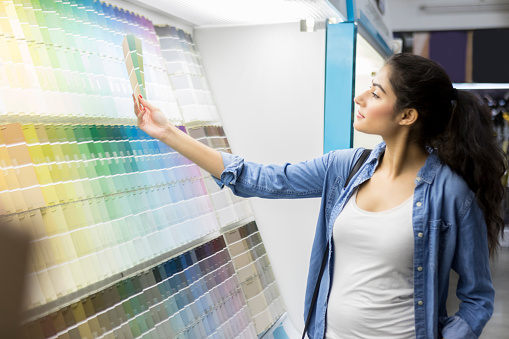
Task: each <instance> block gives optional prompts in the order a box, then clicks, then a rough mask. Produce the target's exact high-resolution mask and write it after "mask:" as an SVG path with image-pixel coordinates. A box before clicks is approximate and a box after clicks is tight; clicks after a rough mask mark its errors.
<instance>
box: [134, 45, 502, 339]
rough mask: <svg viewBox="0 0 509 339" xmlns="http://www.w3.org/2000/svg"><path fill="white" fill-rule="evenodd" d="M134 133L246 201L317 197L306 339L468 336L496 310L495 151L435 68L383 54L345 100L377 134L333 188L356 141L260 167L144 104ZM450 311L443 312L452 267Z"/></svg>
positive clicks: (470, 99)
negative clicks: (365, 84)
mask: <svg viewBox="0 0 509 339" xmlns="http://www.w3.org/2000/svg"><path fill="white" fill-rule="evenodd" d="M140 102H141V104H142V106H141V107H142V108H141V110H140V109H138V107H137V106H136V105H135V113H136V115H137V117H138V123H139V126H140V128H141V129H143V130H144V131H145V132H147V133H148V134H149V135H151V136H153V137H155V138H158V139H160V140H161V141H163V142H165V143H167V144H168V145H169V146H170V147H172V148H173V149H175V150H176V151H178V152H180V153H181V154H183V155H184V156H186V157H187V158H188V159H190V160H191V161H193V162H195V163H196V164H197V165H199V166H200V167H202V168H203V169H205V170H206V171H208V172H209V173H211V174H212V175H213V176H214V177H215V178H216V180H217V182H218V184H219V185H221V186H225V185H226V186H228V187H230V188H231V190H232V191H233V192H234V193H235V194H237V195H239V196H243V197H253V196H256V197H263V198H285V199H288V198H307V197H320V196H321V197H322V204H321V210H320V215H319V219H318V224H317V228H316V234H315V239H314V244H313V250H312V254H311V260H310V267H309V275H308V287H307V291H306V298H305V302H306V305H305V313H306V314H305V316H306V317H307V312H308V309H309V304H310V302H311V299H312V293H313V289H314V286H315V284H316V281H317V276H318V273H319V270H320V265H321V261H322V257H323V254H324V251H325V248H326V245H327V243H329V244H330V246H329V253H328V260H327V265H326V267H325V271H324V273H323V277H322V279H321V283H320V290H319V293H318V298H317V303H316V306H315V307H314V309H313V310H312V311H311V312H312V317H311V321H310V326H309V330H308V335H309V337H310V338H324V337H326V338H341V339H350V338H376V339H380V338H391V339H395V338H396V339H408V338H418V339H424V338H426V339H435V338H441V337H444V338H447V339H466V338H478V337H479V335H480V334H481V331H482V329H483V327H484V326H485V324H486V323H487V321H488V320H489V319H490V317H491V315H492V313H493V300H494V290H493V285H492V282H491V276H490V270H489V256H490V255H494V254H495V252H496V250H497V247H498V241H499V236H500V234H501V233H502V231H503V220H502V218H501V208H500V206H501V204H500V203H501V200H502V196H503V187H502V185H501V182H500V178H501V176H502V175H503V173H504V172H505V167H506V164H505V157H504V155H503V153H502V152H501V150H500V149H499V148H498V147H497V145H496V143H495V140H494V136H493V130H492V123H491V117H490V115H489V113H487V112H486V111H485V110H484V109H482V108H481V106H480V105H479V102H478V100H477V98H476V97H475V96H474V95H472V94H470V93H468V92H464V91H458V90H456V89H454V88H453V87H452V84H451V81H450V79H449V78H448V76H447V74H446V73H445V71H444V70H443V69H442V68H441V67H440V66H438V65H437V64H436V63H434V62H432V61H430V60H428V59H425V58H421V57H418V56H415V55H411V54H397V55H394V56H392V57H391V58H389V59H388V60H387V62H386V64H385V66H384V67H383V68H382V69H381V70H380V71H379V72H378V73H377V75H376V76H375V78H374V79H373V82H372V84H371V88H370V89H369V90H367V91H365V92H364V93H361V94H360V95H358V96H357V97H356V98H355V102H356V103H357V104H358V106H359V111H358V112H356V119H355V122H354V127H355V129H356V130H358V131H361V132H364V133H369V134H378V135H381V136H382V138H383V140H384V142H382V143H381V144H379V145H378V146H377V147H376V148H375V149H374V150H373V151H372V152H371V154H370V156H369V158H368V159H367V161H366V162H365V163H364V165H363V166H362V167H361V168H360V170H359V171H358V172H357V173H356V175H355V176H354V177H353V178H352V180H351V181H350V183H349V184H348V185H347V186H346V187H345V188H343V184H344V182H345V179H346V178H347V177H348V175H349V173H350V171H351V169H352V167H353V165H354V163H355V162H356V160H357V159H358V158H359V157H360V154H361V153H362V150H361V149H349V150H340V151H334V152H330V153H328V154H325V155H324V156H322V157H319V158H316V159H313V160H311V161H307V162H303V163H299V164H294V165H291V164H286V165H284V166H274V165H269V166H264V165H260V164H255V163H250V162H246V161H244V160H243V159H242V158H240V157H237V156H233V155H231V154H225V153H219V152H217V151H215V150H212V149H210V148H208V147H207V146H204V145H203V144H201V143H199V142H197V141H195V140H194V139H192V138H191V137H189V136H187V135H186V134H185V133H183V132H181V131H180V130H178V129H177V128H175V127H174V126H172V125H171V124H170V123H169V122H168V121H167V119H166V118H165V117H164V115H163V114H162V113H161V112H160V111H159V110H158V109H157V108H156V107H154V106H153V105H151V104H150V103H149V102H147V101H145V100H143V99H141V100H140ZM451 269H453V270H454V271H456V272H457V273H458V274H459V277H460V278H459V282H458V286H457V292H456V294H457V296H458V298H459V299H460V300H461V301H462V302H461V304H460V308H459V311H458V312H457V313H456V314H454V315H448V314H447V311H446V299H447V293H448V286H449V273H450V270H451Z"/></svg>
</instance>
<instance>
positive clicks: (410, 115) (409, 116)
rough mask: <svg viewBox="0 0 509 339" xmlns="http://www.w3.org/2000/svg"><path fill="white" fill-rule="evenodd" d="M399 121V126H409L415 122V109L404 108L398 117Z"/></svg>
mask: <svg viewBox="0 0 509 339" xmlns="http://www.w3.org/2000/svg"><path fill="white" fill-rule="evenodd" d="M400 117H401V119H400V121H399V124H400V125H401V126H410V125H412V124H413V123H415V122H416V121H417V118H418V117H419V113H418V112H417V110H416V109H415V108H406V109H404V110H403V112H402V113H401V115H400Z"/></svg>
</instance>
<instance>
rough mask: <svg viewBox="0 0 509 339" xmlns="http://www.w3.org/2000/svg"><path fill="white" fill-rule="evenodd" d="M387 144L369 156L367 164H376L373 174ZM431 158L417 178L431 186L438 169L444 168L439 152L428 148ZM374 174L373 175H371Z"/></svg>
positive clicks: (378, 147) (383, 143)
mask: <svg viewBox="0 0 509 339" xmlns="http://www.w3.org/2000/svg"><path fill="white" fill-rule="evenodd" d="M385 146H386V145H385V142H384V141H382V142H381V143H379V144H378V145H376V147H375V148H373V151H372V152H371V154H370V155H369V158H368V160H367V161H366V162H367V163H374V164H375V166H374V167H373V172H374V170H375V169H376V167H377V166H378V161H379V159H380V156H381V155H382V154H383V152H385ZM428 152H429V157H428V159H426V162H425V163H424V166H422V168H421V169H420V170H419V172H418V173H417V176H418V177H419V178H421V179H422V181H424V182H426V183H428V184H430V185H431V183H432V182H433V179H434V178H435V175H436V174H437V171H438V169H439V168H440V167H441V166H442V163H441V162H440V160H439V159H438V155H437V151H436V150H435V149H432V148H428ZM371 174H372V173H371Z"/></svg>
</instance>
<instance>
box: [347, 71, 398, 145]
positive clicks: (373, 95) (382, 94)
mask: <svg viewBox="0 0 509 339" xmlns="http://www.w3.org/2000/svg"><path fill="white" fill-rule="evenodd" d="M389 74H390V69H389V67H387V66H384V67H382V69H381V70H380V71H379V72H378V73H377V74H376V76H375V77H374V78H373V81H372V83H371V86H370V88H368V89H367V90H366V91H365V92H363V93H360V94H359V95H357V96H356V97H355V98H354V101H355V103H356V104H357V105H358V106H357V109H358V110H357V111H356V112H355V121H354V124H353V127H354V128H355V129H356V130H357V131H359V132H363V133H367V134H377V135H381V136H382V137H388V136H391V135H393V134H394V133H396V132H397V130H398V128H399V127H400V126H399V124H398V119H397V116H398V115H397V114H395V112H394V105H395V104H396V95H395V94H394V92H393V91H392V88H391V85H390V83H389Z"/></svg>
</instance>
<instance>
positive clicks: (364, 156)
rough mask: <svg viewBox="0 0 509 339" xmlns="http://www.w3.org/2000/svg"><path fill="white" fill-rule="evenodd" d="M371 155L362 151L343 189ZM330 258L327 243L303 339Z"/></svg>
mask: <svg viewBox="0 0 509 339" xmlns="http://www.w3.org/2000/svg"><path fill="white" fill-rule="evenodd" d="M370 153H371V150H370V149H365V150H364V151H362V154H361V156H360V158H359V159H357V161H356V162H355V165H354V166H353V168H352V171H351V172H350V174H349V175H348V178H346V180H345V185H344V186H343V187H346V186H348V183H349V182H350V180H352V177H353V176H354V175H355V173H357V172H359V169H360V168H361V166H362V165H363V164H364V163H365V162H366V159H367V158H368V157H369V154H370ZM328 256H329V243H328V242H327V246H326V247H325V252H324V253H323V259H322V266H321V267H320V273H318V279H317V281H316V285H315V290H314V291H313V299H312V300H311V304H310V305H309V311H308V316H307V318H306V324H305V326H304V331H303V332H302V339H304V337H305V336H306V332H307V330H308V328H309V322H310V321H311V313H312V312H313V308H314V307H315V304H316V299H317V298H318V291H319V290H320V282H321V280H322V275H323V271H324V270H325V266H326V265H327V258H328Z"/></svg>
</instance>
